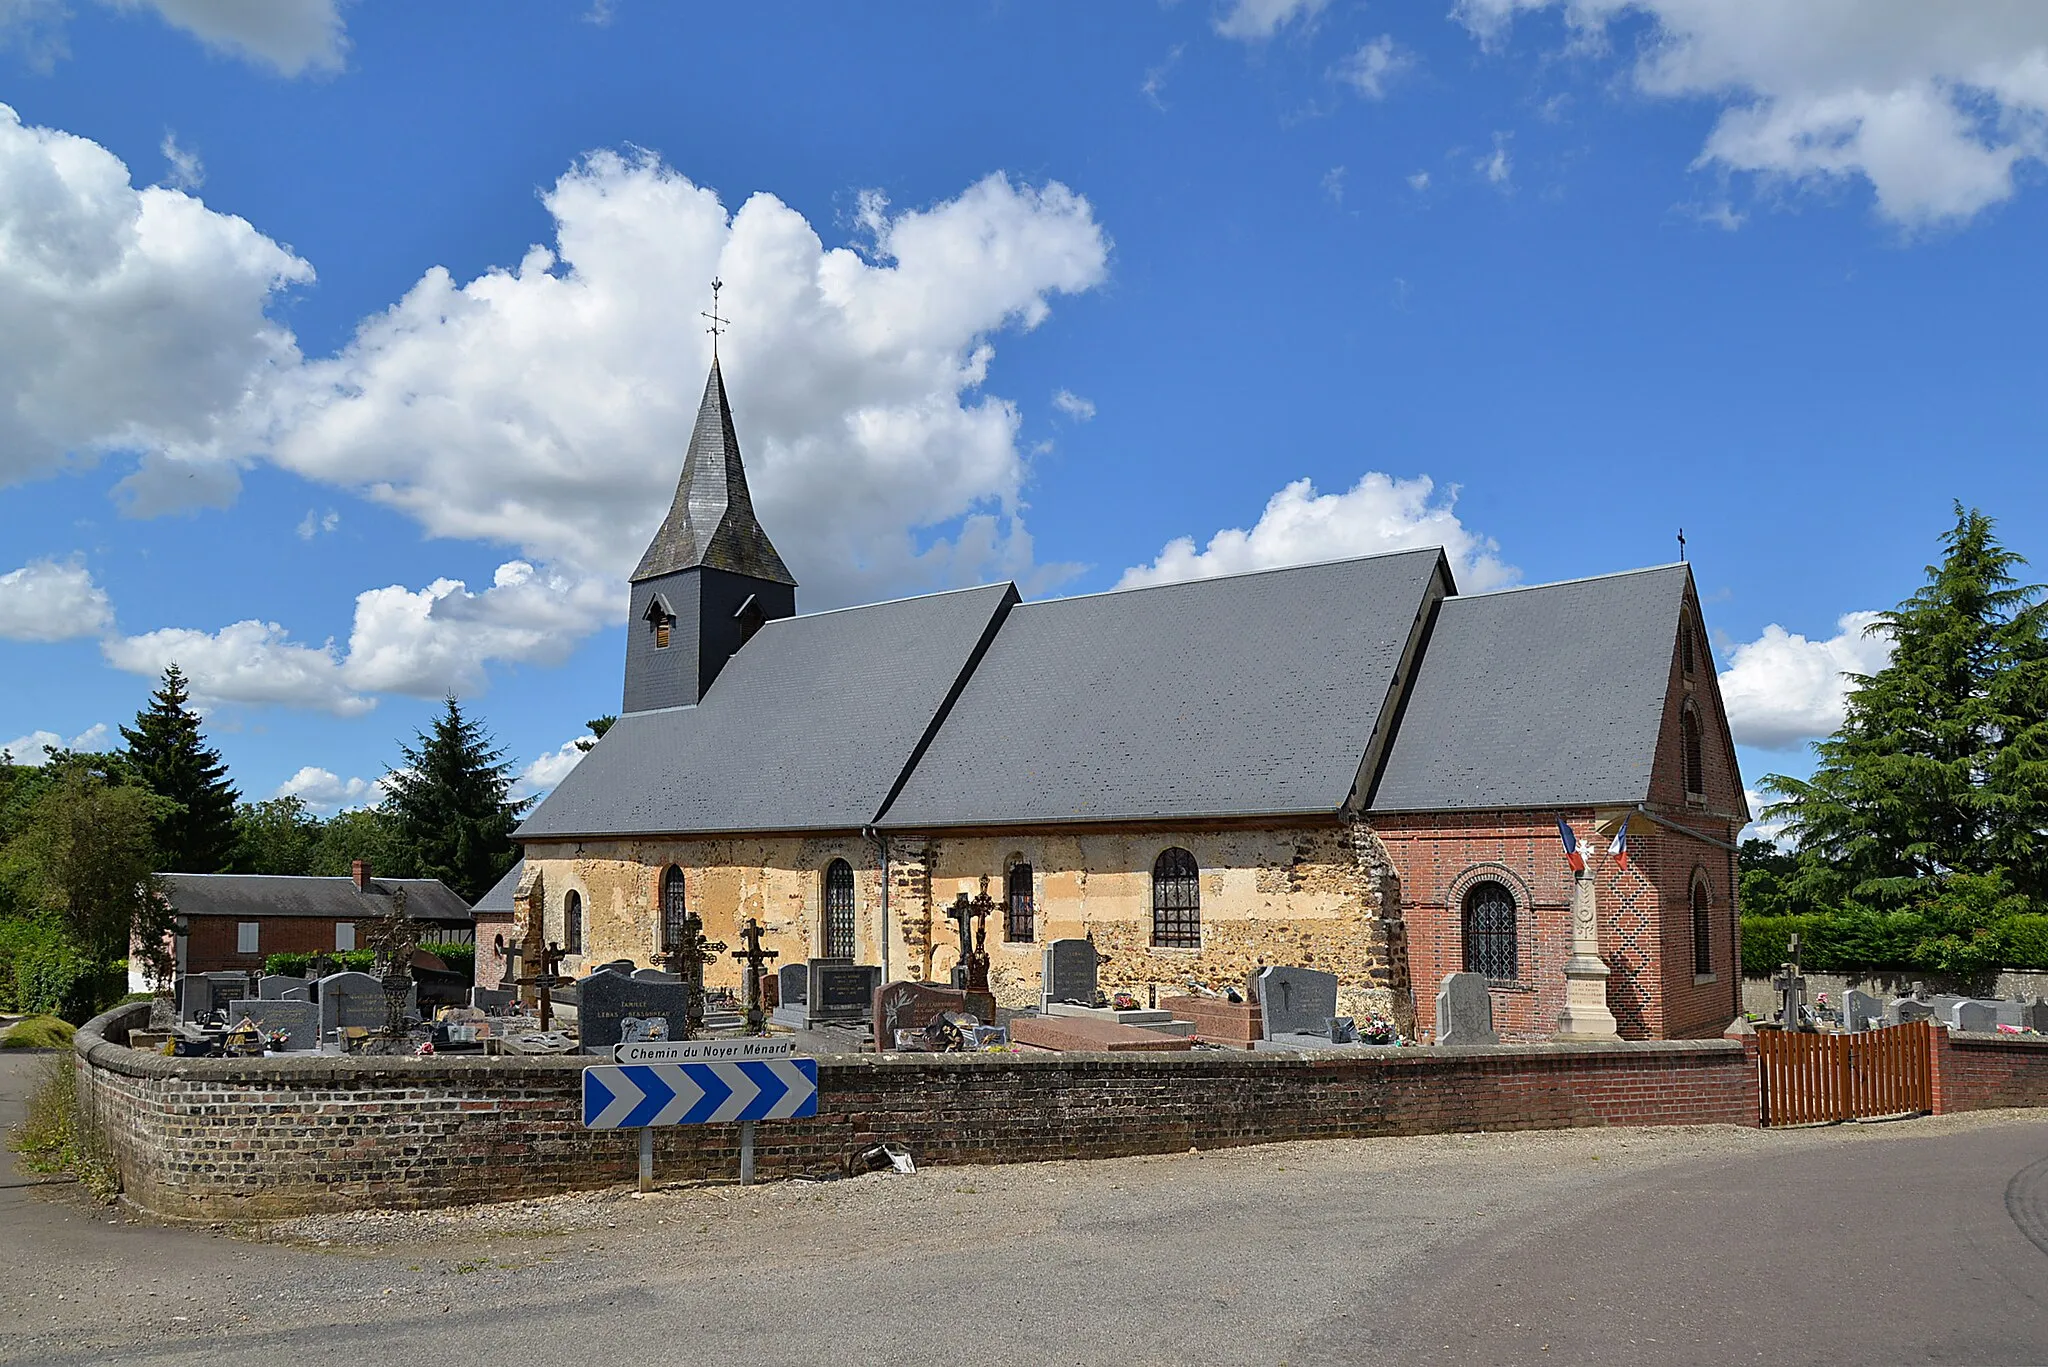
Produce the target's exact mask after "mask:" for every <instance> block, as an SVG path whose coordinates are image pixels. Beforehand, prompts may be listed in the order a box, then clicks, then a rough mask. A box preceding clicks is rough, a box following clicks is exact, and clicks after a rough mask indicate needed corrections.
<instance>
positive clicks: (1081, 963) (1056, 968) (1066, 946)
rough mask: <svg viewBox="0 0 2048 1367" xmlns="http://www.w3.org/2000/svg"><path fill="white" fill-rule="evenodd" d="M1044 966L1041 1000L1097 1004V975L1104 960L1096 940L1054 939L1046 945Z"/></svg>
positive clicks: (1041, 970)
mask: <svg viewBox="0 0 2048 1367" xmlns="http://www.w3.org/2000/svg"><path fill="white" fill-rule="evenodd" d="M1043 960H1044V962H1043V963H1042V965H1041V967H1040V983H1041V987H1040V1000H1039V1004H1040V1005H1041V1006H1044V1005H1046V1004H1049V1003H1051V1002H1079V1003H1080V1004H1081V1005H1083V1006H1093V1005H1095V993H1096V989H1097V982H1096V975H1097V972H1098V970H1099V969H1100V966H1101V960H1100V958H1099V957H1098V956H1097V954H1096V952H1095V942H1094V941H1092V940H1054V941H1052V942H1050V943H1049V944H1047V945H1046V947H1045V951H1044V955H1043Z"/></svg>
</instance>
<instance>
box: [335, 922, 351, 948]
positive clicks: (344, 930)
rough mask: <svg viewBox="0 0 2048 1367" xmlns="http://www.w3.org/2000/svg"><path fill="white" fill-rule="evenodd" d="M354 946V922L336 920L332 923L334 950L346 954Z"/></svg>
mask: <svg viewBox="0 0 2048 1367" xmlns="http://www.w3.org/2000/svg"><path fill="white" fill-rule="evenodd" d="M355 947H356V923H355V922H354V921H336V922H335V923H334V952H335V953H337V954H346V953H347V952H348V951H349V950H351V949H354V948H355Z"/></svg>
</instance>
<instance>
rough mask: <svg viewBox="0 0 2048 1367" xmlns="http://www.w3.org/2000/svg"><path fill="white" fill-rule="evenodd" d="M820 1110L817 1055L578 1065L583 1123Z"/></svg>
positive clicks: (613, 1126)
mask: <svg viewBox="0 0 2048 1367" xmlns="http://www.w3.org/2000/svg"><path fill="white" fill-rule="evenodd" d="M817 1113H818V1061H817V1060H816V1059H810V1058H777V1059H749V1060H746V1061H744V1062H739V1063H599V1064H592V1065H591V1066H590V1067H588V1068H585V1069H584V1070H583V1123H584V1125H585V1126H586V1127H587V1128H589V1129H593V1130H634V1129H640V1128H642V1127H643V1126H654V1125H717V1124H725V1123H728V1122H731V1121H735V1120H802V1119H804V1118H806V1117H808V1116H814V1115H816V1114H817Z"/></svg>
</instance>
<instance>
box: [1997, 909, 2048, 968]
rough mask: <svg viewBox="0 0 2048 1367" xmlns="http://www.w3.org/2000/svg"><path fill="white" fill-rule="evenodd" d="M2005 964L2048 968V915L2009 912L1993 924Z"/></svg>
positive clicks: (2019, 966)
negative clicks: (2015, 914)
mask: <svg viewBox="0 0 2048 1367" xmlns="http://www.w3.org/2000/svg"><path fill="white" fill-rule="evenodd" d="M1993 933H1994V934H1996V935H1997V936H1998V939H1999V944H2000V948H2001V949H2002V950H2003V951H2004V953H2003V954H2002V955H2001V956H2000V957H2001V958H2002V959H2003V960H2004V963H2003V964H2002V965H2000V966H2001V967H2004V968H2032V969H2048V916H2043V915H2039V914H2038V913H2028V914H2024V915H2020V916H2008V917H2006V918H2005V919H2004V920H2002V921H2000V922H1999V923H1998V924H1997V925H1996V926H1995V927H1993Z"/></svg>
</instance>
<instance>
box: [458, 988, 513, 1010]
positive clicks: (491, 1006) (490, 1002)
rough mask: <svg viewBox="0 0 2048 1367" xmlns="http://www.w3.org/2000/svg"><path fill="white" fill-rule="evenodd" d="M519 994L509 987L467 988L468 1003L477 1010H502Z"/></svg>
mask: <svg viewBox="0 0 2048 1367" xmlns="http://www.w3.org/2000/svg"><path fill="white" fill-rule="evenodd" d="M518 996H519V994H518V993H517V992H515V991H513V990H512V989H511V988H509V987H472V988H470V989H469V1004H470V1005H471V1006H474V1007H475V1008H476V1009H477V1010H479V1011H503V1010H505V1009H507V1008H508V1007H510V1006H511V1005H512V1003H513V1002H514V1001H515V1000H517V998H518Z"/></svg>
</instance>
